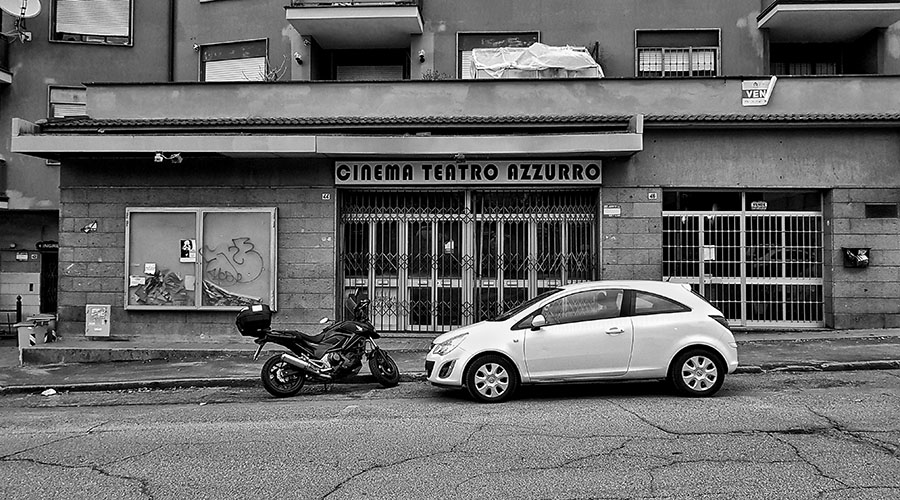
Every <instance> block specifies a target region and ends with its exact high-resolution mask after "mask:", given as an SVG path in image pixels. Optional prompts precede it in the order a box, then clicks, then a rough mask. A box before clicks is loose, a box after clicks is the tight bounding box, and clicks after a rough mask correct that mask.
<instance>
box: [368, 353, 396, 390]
mask: <svg viewBox="0 0 900 500" xmlns="http://www.w3.org/2000/svg"><path fill="white" fill-rule="evenodd" d="M369 370H370V371H371V372H372V375H373V376H374V377H375V380H377V381H378V383H379V384H381V385H383V386H385V387H394V386H395V385H397V384H399V383H400V369H399V368H397V363H395V362H394V359H393V358H391V356H390V354H388V353H386V352H384V351H382V350H381V349H375V351H374V352H372V355H371V356H369Z"/></svg>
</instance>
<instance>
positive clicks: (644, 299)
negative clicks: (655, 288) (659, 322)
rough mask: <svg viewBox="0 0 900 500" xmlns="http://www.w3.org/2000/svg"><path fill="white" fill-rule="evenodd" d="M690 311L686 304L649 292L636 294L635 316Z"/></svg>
mask: <svg viewBox="0 0 900 500" xmlns="http://www.w3.org/2000/svg"><path fill="white" fill-rule="evenodd" d="M684 311H690V308H689V307H687V306H685V305H684V304H680V303H678V302H675V301H674V300H672V299H667V298H665V297H661V296H659V295H654V294H652V293H647V292H634V315H635V316H645V315H648V314H662V313H674V312H684Z"/></svg>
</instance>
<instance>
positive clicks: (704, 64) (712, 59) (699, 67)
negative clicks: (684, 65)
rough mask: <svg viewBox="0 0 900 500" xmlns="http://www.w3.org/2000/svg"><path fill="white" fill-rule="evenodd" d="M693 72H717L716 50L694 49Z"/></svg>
mask: <svg viewBox="0 0 900 500" xmlns="http://www.w3.org/2000/svg"><path fill="white" fill-rule="evenodd" d="M692 57H693V60H692V61H691V70H692V71H693V72H694V73H697V72H698V71H699V72H705V73H709V74H715V73H713V72H714V71H715V70H716V51H715V50H714V49H694V51H693V55H692Z"/></svg>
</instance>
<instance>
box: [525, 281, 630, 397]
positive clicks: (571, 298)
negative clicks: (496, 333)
mask: <svg viewBox="0 0 900 500" xmlns="http://www.w3.org/2000/svg"><path fill="white" fill-rule="evenodd" d="M623 297H624V293H623V291H622V290H619V289H616V290H588V291H581V292H576V293H573V294H570V295H567V296H565V297H561V298H559V299H557V300H555V301H553V302H550V303H548V304H546V305H545V306H544V307H542V308H541V310H540V311H539V312H538V313H539V314H540V315H541V316H543V318H544V319H545V320H546V324H544V325H543V326H541V327H539V328H535V329H531V330H528V331H527V332H526V333H525V366H526V369H527V370H528V374H529V376H530V377H531V378H532V379H533V380H560V379H588V378H600V377H613V376H619V375H624V374H625V372H627V371H628V364H629V361H630V359H631V349H632V342H633V340H634V330H633V328H632V326H631V319H630V318H627V317H620V314H621V309H622V299H623Z"/></svg>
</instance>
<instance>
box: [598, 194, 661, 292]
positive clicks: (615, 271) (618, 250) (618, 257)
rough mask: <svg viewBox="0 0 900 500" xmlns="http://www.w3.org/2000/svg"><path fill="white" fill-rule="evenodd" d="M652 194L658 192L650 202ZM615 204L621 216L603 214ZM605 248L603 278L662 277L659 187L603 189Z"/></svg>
mask: <svg viewBox="0 0 900 500" xmlns="http://www.w3.org/2000/svg"><path fill="white" fill-rule="evenodd" d="M650 193H655V197H656V199H655V200H651V199H650V198H651V196H650ZM606 205H616V206H618V207H619V208H621V216H619V217H611V216H605V215H603V207H604V206H606ZM599 216H600V217H601V225H600V227H601V234H600V241H601V246H602V256H601V269H600V278H601V279H605V280H617V279H646V280H659V279H661V278H662V257H663V255H662V193H661V190H660V189H659V188H640V187H638V188H626V187H612V188H605V187H604V188H603V190H602V191H601V209H600V214H599Z"/></svg>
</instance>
